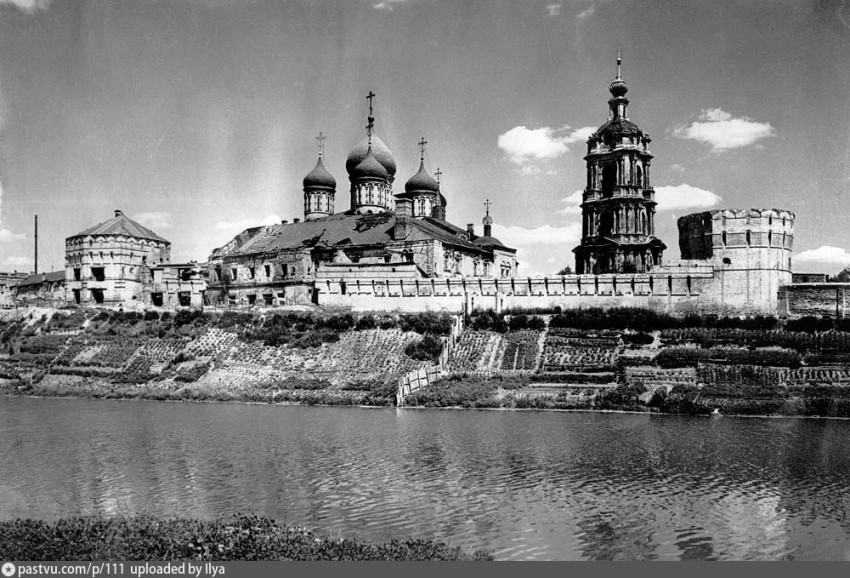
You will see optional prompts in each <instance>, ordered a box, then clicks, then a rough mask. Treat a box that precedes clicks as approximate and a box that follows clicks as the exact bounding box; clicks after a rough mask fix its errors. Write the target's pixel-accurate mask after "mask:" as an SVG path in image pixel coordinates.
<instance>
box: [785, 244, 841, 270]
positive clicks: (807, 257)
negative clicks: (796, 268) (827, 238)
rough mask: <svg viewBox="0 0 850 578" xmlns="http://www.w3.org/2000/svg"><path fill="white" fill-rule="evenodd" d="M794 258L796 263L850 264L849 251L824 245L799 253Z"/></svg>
mask: <svg viewBox="0 0 850 578" xmlns="http://www.w3.org/2000/svg"><path fill="white" fill-rule="evenodd" d="M794 260H795V261H796V262H798V263H822V264H826V265H840V266H842V267H847V266H850V253H848V252H847V250H846V249H843V248H842V247H833V246H831V245H824V246H822V247H818V248H817V249H809V250H808V251H803V252H802V253H799V254H798V255H797V256H796V257H794Z"/></svg>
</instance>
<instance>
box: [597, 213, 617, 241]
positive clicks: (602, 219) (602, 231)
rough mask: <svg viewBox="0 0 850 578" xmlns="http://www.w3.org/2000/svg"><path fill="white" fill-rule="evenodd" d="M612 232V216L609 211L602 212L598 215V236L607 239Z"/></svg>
mask: <svg viewBox="0 0 850 578" xmlns="http://www.w3.org/2000/svg"><path fill="white" fill-rule="evenodd" d="M613 230H614V214H613V213H612V212H611V211H603V212H602V214H600V215H599V236H601V237H608V236H610V235H611V233H612V232H613Z"/></svg>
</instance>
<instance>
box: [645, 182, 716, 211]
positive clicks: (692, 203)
mask: <svg viewBox="0 0 850 578" xmlns="http://www.w3.org/2000/svg"><path fill="white" fill-rule="evenodd" d="M722 200H723V199H722V198H721V197H720V196H719V195H716V194H714V193H712V192H711V191H706V190H705V189H700V188H698V187H692V186H691V185H688V184H685V183H682V184H681V185H676V186H673V187H656V188H655V201H656V202H657V203H658V210H659V211H676V210H681V209H704V208H706V207H713V206H714V205H716V204H717V203H719V202H720V201H722Z"/></svg>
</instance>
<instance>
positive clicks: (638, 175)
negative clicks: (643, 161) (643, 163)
mask: <svg viewBox="0 0 850 578" xmlns="http://www.w3.org/2000/svg"><path fill="white" fill-rule="evenodd" d="M635 184H636V185H637V186H638V187H642V186H643V169H642V168H640V165H638V167H637V170H636V171H635Z"/></svg>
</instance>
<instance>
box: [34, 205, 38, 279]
mask: <svg viewBox="0 0 850 578" xmlns="http://www.w3.org/2000/svg"><path fill="white" fill-rule="evenodd" d="M35 272H36V273H38V215H36V216H35Z"/></svg>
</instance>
